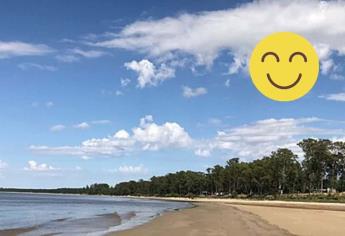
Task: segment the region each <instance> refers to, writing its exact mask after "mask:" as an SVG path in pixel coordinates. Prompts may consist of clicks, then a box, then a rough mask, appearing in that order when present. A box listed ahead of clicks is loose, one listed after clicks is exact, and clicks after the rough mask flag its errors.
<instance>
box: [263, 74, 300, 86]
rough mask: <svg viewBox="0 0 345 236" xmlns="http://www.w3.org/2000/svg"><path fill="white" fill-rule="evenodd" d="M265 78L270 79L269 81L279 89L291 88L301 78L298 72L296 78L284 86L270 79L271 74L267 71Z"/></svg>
mask: <svg viewBox="0 0 345 236" xmlns="http://www.w3.org/2000/svg"><path fill="white" fill-rule="evenodd" d="M267 79H268V81H270V83H271V84H272V85H273V86H274V87H276V88H279V89H290V88H292V87H295V86H296V85H297V84H298V83H299V81H300V80H301V79H302V74H301V73H299V74H298V77H297V79H296V80H295V82H293V83H292V84H290V85H286V86H283V85H279V84H276V83H275V82H274V81H273V80H272V78H271V76H270V74H269V73H267Z"/></svg>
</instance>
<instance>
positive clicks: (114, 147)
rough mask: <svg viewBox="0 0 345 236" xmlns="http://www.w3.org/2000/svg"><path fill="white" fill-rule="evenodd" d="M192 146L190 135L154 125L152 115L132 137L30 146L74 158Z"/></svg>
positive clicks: (175, 125) (120, 134)
mask: <svg viewBox="0 0 345 236" xmlns="http://www.w3.org/2000/svg"><path fill="white" fill-rule="evenodd" d="M191 143H192V139H191V138H190V136H189V134H188V133H187V132H186V131H185V130H184V128H183V127H181V126H180V125H179V124H178V123H175V122H165V123H164V124H162V125H159V124H156V123H154V122H153V117H152V116H145V117H143V118H142V119H141V120H140V124H139V126H138V127H135V128H133V129H132V134H130V133H129V132H127V131H126V130H123V129H122V130H119V131H117V132H116V133H115V134H114V135H112V136H108V137H106V138H92V139H88V140H85V141H83V142H82V143H81V144H80V145H78V146H60V147H49V146H44V145H40V146H37V145H32V146H30V149H31V150H32V151H34V152H36V153H43V154H57V155H76V156H88V157H90V156H119V155H126V154H127V153H129V152H130V151H132V150H138V149H139V150H149V151H156V150H159V149H164V148H186V147H188V145H190V144H191Z"/></svg>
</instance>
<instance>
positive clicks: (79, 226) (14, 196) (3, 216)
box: [0, 193, 190, 236]
mask: <svg viewBox="0 0 345 236" xmlns="http://www.w3.org/2000/svg"><path fill="white" fill-rule="evenodd" d="M185 207H190V204H188V203H182V202H165V201H151V200H142V199H132V198H124V197H110V196H84V195H56V194H30V193H29V194H28V193H0V230H5V229H18V228H27V227H35V228H34V229H33V231H30V232H27V233H24V234H22V235H25V236H31V235H44V234H57V235H71V234H72V235H85V234H86V233H87V234H88V235H102V234H105V233H107V232H111V231H116V230H123V229H128V228H132V227H134V226H137V225H139V224H143V223H146V222H147V221H149V220H151V219H152V218H154V217H155V216H157V215H159V214H161V213H162V212H164V211H169V210H174V209H180V208H185Z"/></svg>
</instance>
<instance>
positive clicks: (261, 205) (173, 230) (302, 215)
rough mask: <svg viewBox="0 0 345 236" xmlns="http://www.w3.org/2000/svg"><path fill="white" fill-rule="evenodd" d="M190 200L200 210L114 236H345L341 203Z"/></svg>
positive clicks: (344, 209)
mask: <svg viewBox="0 0 345 236" xmlns="http://www.w3.org/2000/svg"><path fill="white" fill-rule="evenodd" d="M160 199H162V198H160ZM162 200H163V199H162ZM165 200H167V199H165ZM175 200H181V201H186V200H187V199H175ZM188 201H191V202H194V204H195V205H196V207H195V208H191V209H184V210H180V211H176V212H169V213H166V214H164V215H163V216H161V217H158V218H156V219H154V220H153V221H151V222H150V223H148V224H145V225H142V226H139V227H137V228H135V229H130V230H126V231H122V232H117V233H113V234H111V235H119V236H136V235H142V236H151V235H152V236H161V235H164V236H170V235H171V236H175V235H186V236H194V235H195V236H204V235H205V236H211V235H212V236H222V235H236V236H245V235H305V236H307V235H308V236H311V235H312V236H321V235H322V236H323V235H345V204H341V203H302V202H282V201H248V200H233V199H194V200H188Z"/></svg>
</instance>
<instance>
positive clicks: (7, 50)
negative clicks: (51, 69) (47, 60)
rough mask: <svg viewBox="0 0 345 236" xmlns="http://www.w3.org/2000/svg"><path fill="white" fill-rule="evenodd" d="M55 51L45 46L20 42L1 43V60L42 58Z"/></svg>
mask: <svg viewBox="0 0 345 236" xmlns="http://www.w3.org/2000/svg"><path fill="white" fill-rule="evenodd" d="M52 51H53V50H52V49H51V48H50V47H48V46H47V45H44V44H30V43H25V42H20V41H14V42H4V41H0V59H4V58H10V57H15V56H41V55H45V54H47V53H50V52H52Z"/></svg>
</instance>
